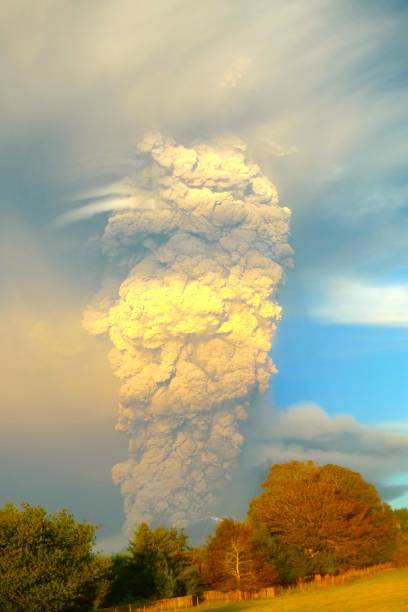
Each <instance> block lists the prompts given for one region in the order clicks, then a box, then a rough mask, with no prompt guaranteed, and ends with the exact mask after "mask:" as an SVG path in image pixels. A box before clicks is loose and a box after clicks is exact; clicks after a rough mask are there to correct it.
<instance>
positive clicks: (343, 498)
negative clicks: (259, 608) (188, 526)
mask: <svg viewBox="0 0 408 612" xmlns="http://www.w3.org/2000/svg"><path fill="white" fill-rule="evenodd" d="M262 487H263V493H261V494H260V495H259V496H257V497H255V498H254V499H253V500H252V501H251V503H250V507H249V510H248V516H247V518H246V520H245V521H242V522H239V521H235V520H233V519H230V518H225V519H223V520H220V522H219V523H218V524H217V526H216V528H215V530H214V533H213V534H212V535H211V536H210V537H209V538H208V541H207V543H206V545H205V546H203V547H201V548H191V547H189V546H188V538H187V536H186V534H185V533H184V532H183V531H182V530H179V529H176V528H171V529H169V528H164V527H156V528H154V529H152V528H150V527H149V526H148V525H147V524H145V523H143V524H141V525H139V526H138V527H137V528H136V530H135V532H134V534H133V537H132V539H131V542H130V543H129V547H128V549H127V551H126V552H125V553H122V554H118V555H114V556H113V557H112V558H111V557H109V558H108V557H103V556H102V555H98V554H96V553H95V552H94V550H93V548H94V536H95V529H96V528H95V526H94V525H89V524H87V523H77V522H76V521H75V520H74V518H73V517H72V516H71V515H70V514H69V513H67V512H65V511H63V512H59V513H56V514H48V513H47V512H46V511H45V510H44V509H42V508H39V507H34V508H33V507H31V506H29V505H27V504H25V505H23V506H22V507H21V508H16V507H15V506H13V505H12V504H8V505H6V506H4V508H2V509H0V610H2V612H3V611H4V612H23V611H24V612H25V611H26V610H29V611H30V612H42V611H43V610H47V611H48V612H60V611H62V610H64V611H67V612H68V611H69V610H71V611H72V612H74V611H76V612H79V611H81V610H89V609H90V608H92V609H97V608H98V607H101V606H105V607H107V606H116V605H118V604H127V603H130V602H131V603H132V604H135V603H139V604H142V605H143V604H149V602H152V601H154V600H157V599H163V598H171V597H174V596H179V595H186V594H195V595H200V593H201V592H202V591H204V590H220V591H230V590H241V591H258V590H259V589H262V588H264V587H270V586H273V585H291V584H295V583H298V582H299V581H300V582H308V581H310V580H312V579H313V577H316V575H317V578H318V579H319V580H320V577H319V575H320V576H321V575H327V574H328V575H332V574H339V573H342V572H344V571H347V570H349V569H358V568H364V567H367V566H373V565H375V564H381V563H384V562H389V561H392V562H394V563H395V564H398V565H400V566H403V565H407V561H408V510H406V509H402V510H398V511H392V510H391V508H390V507H389V506H388V505H387V504H385V503H384V502H383V501H382V500H381V499H380V497H379V495H378V493H377V491H376V490H375V488H374V487H373V486H372V485H370V484H368V483H367V482H365V481H364V479H363V478H362V477H361V476H360V474H357V473H356V472H352V471H351V470H348V469H346V468H343V467H340V466H336V465H326V466H322V467H320V466H317V465H316V464H314V463H313V462H295V461H292V462H289V463H287V464H282V465H274V466H272V467H271V469H270V471H269V474H268V478H267V479H266V481H265V482H264V483H263V485H262ZM396 576H399V574H396ZM379 582H380V583H381V579H380V580H379ZM373 584H377V583H376V582H375V581H374V583H373ZM395 588H396V592H398V588H399V587H398V584H397V585H396V587H395ZM407 591H408V588H407ZM333 592H334V591H333ZM302 596H303V595H302ZM316 596H317V595H316ZM285 597H286V596H285ZM319 597H323V600H322V605H325V604H324V595H322V594H320V595H319ZM279 601H281V597H279ZM291 601H292V600H291ZM240 605H241V606H242V605H244V604H240ZM254 605H255V604H254ZM257 605H258V604H257ZM259 605H260V604H259ZM269 605H275V604H272V603H268V606H269ZM314 605H315V606H316V605H317V604H316V603H315V604H314ZM319 605H320V604H319ZM223 609H224V608H223ZM226 609H229V608H226ZM234 609H235V608H234ZM237 609H238V608H237ZM268 609H270V608H268ZM288 609H292V608H288ZM294 609H295V608H294ZM297 609H302V610H303V609H305V610H307V609H309V608H297ZM314 609H321V608H320V607H318V608H316V607H315V608H314ZM342 609H348V608H344V607H343V608H342ZM351 609H354V610H356V609H358V610H362V609H364V608H363V607H361V606H360V605H359V606H358V608H351ZM368 609H369V608H368ZM372 609H375V608H372ZM376 609H381V608H376ZM383 609H384V610H388V609H394V608H383ZM395 609H398V608H395ZM407 609H408V608H407Z"/></svg>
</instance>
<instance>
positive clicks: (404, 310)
mask: <svg viewBox="0 0 408 612" xmlns="http://www.w3.org/2000/svg"><path fill="white" fill-rule="evenodd" d="M310 314H311V315H312V316H313V317H315V318H317V319H319V320H322V321H325V322H329V323H343V324H358V325H382V326H395V327H405V326H407V325H408V285H369V284H365V283H364V282H362V281H360V280H356V279H348V278H341V279H337V280H335V281H332V282H331V283H330V284H329V286H328V289H327V293H326V295H324V296H323V297H322V299H321V301H316V302H315V303H314V304H312V305H311V307H310Z"/></svg>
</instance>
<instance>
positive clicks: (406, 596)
mask: <svg viewBox="0 0 408 612" xmlns="http://www.w3.org/2000/svg"><path fill="white" fill-rule="evenodd" d="M195 610H197V608H195ZM201 610H202V612H206V611H207V610H208V612H241V611H244V612H275V610H276V612H320V610H330V612H364V610H375V611H377V612H395V611H396V610H406V611H407V612H408V568H405V569H398V570H389V571H385V572H382V573H381V574H377V575H375V576H371V577H370V578H360V579H358V580H355V581H354V582H349V583H346V584H343V585H341V586H328V587H319V588H317V589H316V590H313V591H308V592H292V593H285V594H282V595H279V596H277V597H276V598H275V599H262V600H255V601H242V602H233V603H214V604H203V605H202V606H201Z"/></svg>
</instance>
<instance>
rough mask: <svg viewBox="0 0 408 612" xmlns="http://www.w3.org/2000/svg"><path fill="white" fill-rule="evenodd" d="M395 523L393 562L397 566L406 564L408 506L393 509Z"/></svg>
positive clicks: (407, 562) (407, 563) (407, 556)
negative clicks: (395, 539) (395, 534)
mask: <svg viewBox="0 0 408 612" xmlns="http://www.w3.org/2000/svg"><path fill="white" fill-rule="evenodd" d="M394 517H395V520H396V523H397V546H396V550H395V554H394V562H395V564H396V565H398V566H407V565H408V508H398V509H397V510H394Z"/></svg>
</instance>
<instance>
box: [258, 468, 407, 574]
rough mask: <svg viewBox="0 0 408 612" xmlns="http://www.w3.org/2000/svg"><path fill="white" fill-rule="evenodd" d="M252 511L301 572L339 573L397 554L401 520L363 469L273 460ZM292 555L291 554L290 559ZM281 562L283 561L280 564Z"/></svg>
mask: <svg viewBox="0 0 408 612" xmlns="http://www.w3.org/2000/svg"><path fill="white" fill-rule="evenodd" d="M262 487H263V489H264V492H263V493H261V494H260V495H259V496H258V497H256V498H254V499H253V500H252V502H251V505H250V510H249V516H250V519H251V520H252V522H253V523H254V524H261V525H264V526H265V527H266V529H267V531H268V533H269V536H270V537H271V539H272V542H273V545H274V547H275V554H276V555H277V556H278V557H279V556H280V557H281V558H283V559H284V565H285V563H286V565H287V563H288V560H289V564H290V563H291V564H292V566H293V565H298V567H299V569H298V575H304V576H306V575H307V574H313V573H317V572H335V571H338V570H341V569H345V568H347V567H360V566H365V565H370V564H374V563H378V562H382V561H386V560H388V559H390V558H391V557H392V554H393V549H394V546H395V535H396V528H395V519H394V517H393V514H392V511H391V509H390V508H389V506H388V505H387V504H385V503H383V502H382V501H381V499H380V497H379V495H378V493H377V491H376V489H375V488H374V487H373V486H372V485H370V484H368V483H367V482H365V480H364V479H363V478H362V477H361V476H360V474H358V473H356V472H353V471H351V470H349V469H347V468H344V467H340V466H337V465H325V466H323V467H320V466H318V465H316V464H315V463H313V462H312V461H307V462H298V461H291V462H289V463H286V464H281V465H273V466H272V467H271V468H270V471H269V474H268V477H267V479H266V481H265V482H264V483H263V484H262ZM285 556H286V558H285ZM278 565H279V564H278Z"/></svg>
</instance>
